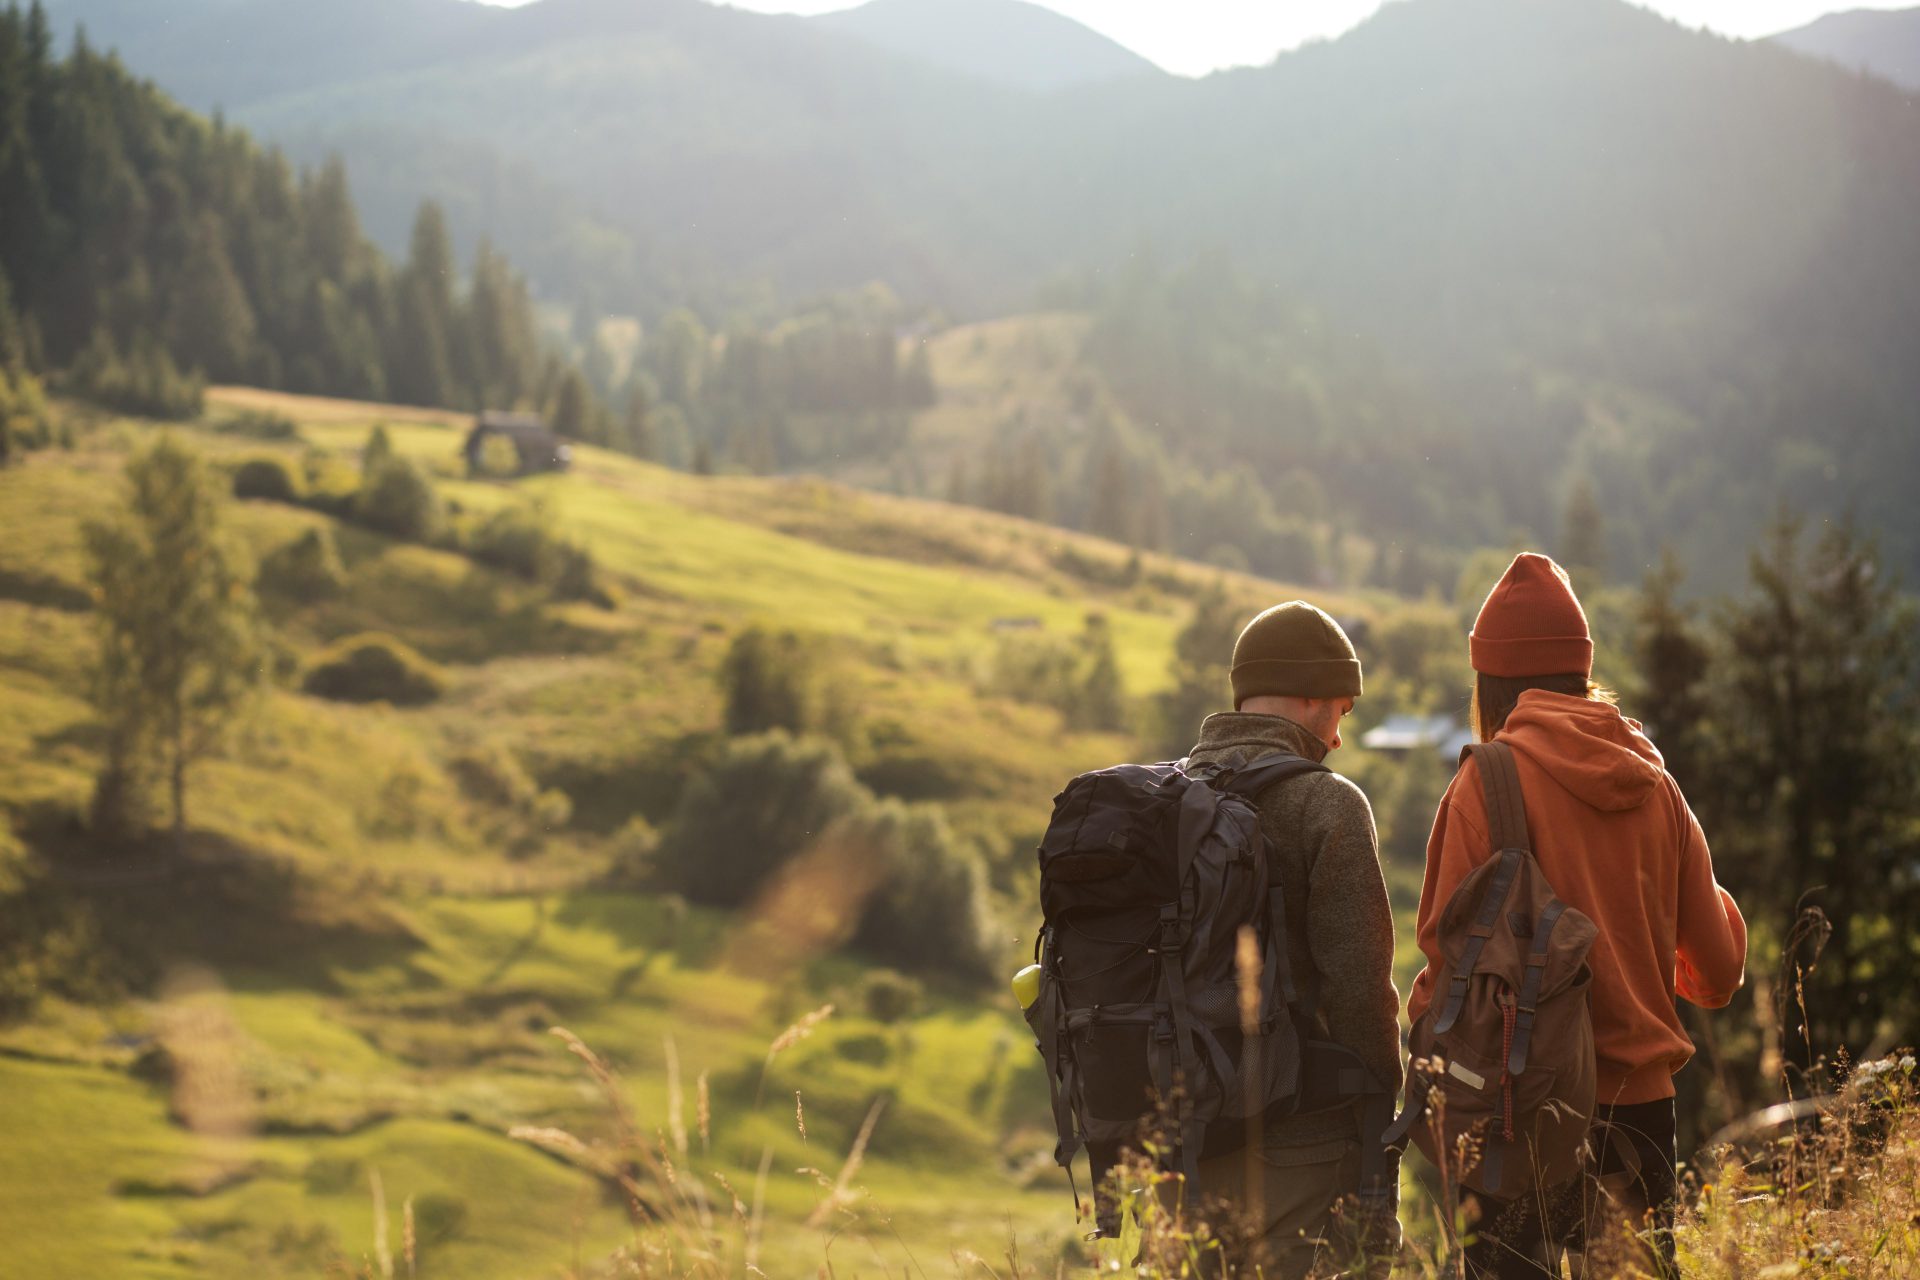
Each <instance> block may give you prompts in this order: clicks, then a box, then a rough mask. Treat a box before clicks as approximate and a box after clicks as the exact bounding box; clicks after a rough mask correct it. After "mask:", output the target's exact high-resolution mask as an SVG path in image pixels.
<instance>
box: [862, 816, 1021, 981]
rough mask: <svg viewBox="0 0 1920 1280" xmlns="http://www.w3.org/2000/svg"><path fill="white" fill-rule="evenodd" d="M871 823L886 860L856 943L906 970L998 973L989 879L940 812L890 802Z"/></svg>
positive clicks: (974, 976) (974, 975)
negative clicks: (995, 971)
mask: <svg viewBox="0 0 1920 1280" xmlns="http://www.w3.org/2000/svg"><path fill="white" fill-rule="evenodd" d="M863 821H864V822H865V823H866V824H867V825H868V827H869V835H868V839H869V841H870V846H871V847H872V848H873V849H875V850H877V851H879V852H880V854H881V856H882V858H883V859H884V861H883V862H882V863H881V866H880V868H879V882H878V884H877V886H876V887H875V889H874V891H873V893H872V895H871V896H870V897H869V898H868V899H867V901H866V905H865V908H864V910H863V911H862V912H861V914H860V923H859V926H858V928H857V929H856V930H855V932H854V936H853V943H854V945H855V946H856V947H858V948H860V949H861V950H862V951H864V952H865V953H866V954H868V955H871V956H873V957H875V958H876V959H880V960H884V961H886V962H887V963H889V964H894V965H898V966H900V967H901V968H904V969H911V970H915V971H918V972H921V973H948V974H955V975H958V976H961V977H964V978H967V979H970V980H974V981H985V980H987V979H989V978H991V977H992V976H993V965H992V961H993V959H994V958H995V957H994V954H993V947H992V944H991V942H990V941H989V936H990V930H991V920H990V917H989V915H988V911H987V888H986V878H985V876H984V874H983V873H982V870H981V866H980V860H979V858H978V857H977V856H975V855H974V854H973V853H972V852H971V851H970V850H967V849H965V848H964V847H963V846H962V845H961V844H960V842H959V841H958V840H956V839H955V837H954V835H953V832H952V830H951V829H950V828H949V827H948V826H947V822H946V819H945V818H944V817H943V816H942V814H941V812H940V810H939V809H937V808H934V807H931V806H927V805H915V806H907V805H902V804H900V803H899V802H897V801H885V802H883V803H881V804H880V805H879V806H877V808H876V809H875V810H874V811H873V812H872V813H871V814H869V815H867V816H865V818H864V819H863Z"/></svg>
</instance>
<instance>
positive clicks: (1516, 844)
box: [1433, 742, 1544, 1035]
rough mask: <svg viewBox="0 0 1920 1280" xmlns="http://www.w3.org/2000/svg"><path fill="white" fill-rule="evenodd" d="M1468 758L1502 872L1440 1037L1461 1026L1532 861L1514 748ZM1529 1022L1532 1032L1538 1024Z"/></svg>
mask: <svg viewBox="0 0 1920 1280" xmlns="http://www.w3.org/2000/svg"><path fill="white" fill-rule="evenodd" d="M1469 759H1471V760H1474V761H1476V762H1478V764H1479V766H1480V783H1481V787H1482V789H1483V790H1484V791H1485V793H1486V801H1487V831H1488V835H1489V836H1490V838H1491V841H1492V844H1493V852H1494V855H1495V856H1496V857H1498V858H1499V859H1500V867H1499V869H1498V870H1497V871H1495V872H1494V873H1493V877H1492V879H1490V880H1489V881H1488V882H1487V887H1486V891H1485V893H1484V894H1483V895H1482V897H1481V899H1480V907H1479V910H1478V911H1477V912H1475V914H1474V918H1473V927H1472V928H1471V929H1470V930H1468V937H1467V945H1466V946H1465V947H1463V948H1461V951H1460V959H1459V961H1458V963H1456V964H1455V965H1454V966H1453V973H1452V974H1451V976H1450V977H1449V979H1448V981H1447V998H1446V1002H1445V1003H1444V1004H1442V1005H1441V1006H1440V1016H1439V1017H1438V1018H1436V1019H1435V1020H1434V1023H1433V1030H1434V1033H1435V1034H1436V1035H1438V1034H1444V1033H1445V1032H1447V1031H1450V1030H1452V1029H1453V1024H1454V1023H1455V1022H1457V1021H1459V1018H1460V1013H1461V1010H1462V1009H1464V1008H1465V1007H1466V1003H1467V988H1468V986H1469V984H1470V983H1471V982H1472V980H1473V971H1474V969H1475V968H1476V967H1477V966H1478V965H1479V963H1480V953H1481V951H1482V950H1484V949H1485V948H1486V945H1487V939H1488V938H1490V937H1492V936H1493V930H1494V926H1495V924H1497V923H1498V922H1499V919H1500V908H1501V907H1502V906H1504V905H1505V904H1506V901H1507V895H1508V894H1509V893H1511V892H1512V891H1513V882H1514V880H1515V879H1516V878H1517V877H1518V876H1519V874H1520V863H1521V861H1522V859H1526V858H1531V857H1532V856H1533V843H1532V841H1530V840H1529V839H1528V838H1527V806H1526V799H1525V797H1524V796H1522V794H1521V792H1520V773H1519V771H1518V770H1517V769H1515V768H1514V764H1513V748H1512V747H1509V746H1508V745H1507V744H1506V743H1504V742H1479V743H1474V744H1472V745H1470V746H1467V747H1463V748H1462V749H1461V751H1460V765H1461V767H1462V768H1465V767H1466V763H1467V761H1468V760H1469ZM1536 945H1537V944H1536ZM1542 963H1543V964H1544V956H1543V960H1542ZM1527 1021H1528V1024H1529V1027H1531V1024H1532V1021H1533V1020H1532V1019H1531V1018H1529V1019H1528V1020H1527ZM1529 1034H1531V1032H1529Z"/></svg>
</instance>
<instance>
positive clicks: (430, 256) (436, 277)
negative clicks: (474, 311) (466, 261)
mask: <svg viewBox="0 0 1920 1280" xmlns="http://www.w3.org/2000/svg"><path fill="white" fill-rule="evenodd" d="M399 288H400V298H399V301H400V306H399V314H398V316H397V317H396V324H397V330H398V331H397V332H396V333H395V334H394V341H393V346H392V351H393V362H392V364H391V366H390V367H389V371H388V378H387V381H388V383H389V384H390V385H391V386H392V388H393V393H394V395H395V396H397V397H399V398H400V399H401V400H402V401H403V402H405V403H407V404H422V405H452V404H454V403H455V388H456V386H457V385H458V384H457V383H456V373H457V371H456V369H455V368H454V364H453V342H454V338H455V332H456V331H455V320H456V317H455V315H454V310H453V246H452V241H451V239H450V238H449V237H448V235H447V222H446V217H445V215H444V214H442V213H441V212H440V206H439V205H437V204H434V203H433V202H432V201H430V200H429V201H427V202H426V203H424V204H422V205H421V206H420V212H419V213H418V214H417V215H416V216H415V218H414V222H413V243H412V249H411V252H410V254H409V256H408V258H407V265H406V269H405V270H403V271H402V272H401V273H400V285H399Z"/></svg>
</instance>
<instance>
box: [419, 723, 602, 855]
mask: <svg viewBox="0 0 1920 1280" xmlns="http://www.w3.org/2000/svg"><path fill="white" fill-rule="evenodd" d="M450 772H451V773H452V774H453V776H454V779H455V781H457V782H458V783H459V784H460V790H461V791H463V792H465V793H466V795H467V798H468V799H470V800H476V801H478V802H479V803H481V804H484V805H487V806H489V807H491V808H494V809H498V810H503V811H504V812H505V814H506V816H507V817H508V818H509V819H511V820H512V821H511V826H510V828H509V829H508V830H507V831H506V832H502V833H496V834H504V835H505V836H507V838H508V839H509V840H510V841H511V848H512V851H514V852H517V853H531V852H534V851H536V850H537V849H538V848H539V845H540V840H541V837H542V836H543V835H545V834H546V833H547V832H549V831H552V830H554V829H555V828H558V827H564V826H566V825H567V823H568V822H570V821H572V819H573V801H572V800H571V799H569V798H568V796H567V793H566V792H564V791H559V790H542V789H541V787H540V784H539V783H538V782H536V781H535V780H534V778H533V775H532V774H530V773H528V772H527V770H526V768H525V766H523V765H522V764H521V763H520V761H519V759H518V758H517V757H515V756H514V754H513V753H512V752H511V751H509V750H507V748H506V747H504V746H502V745H501V744H500V743H498V742H484V743H481V744H480V745H478V746H475V747H470V748H468V749H467V750H465V751H462V752H461V753H460V754H459V755H457V756H455V757H454V758H453V762H452V764H451V766H450Z"/></svg>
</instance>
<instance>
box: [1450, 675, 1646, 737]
mask: <svg viewBox="0 0 1920 1280" xmlns="http://www.w3.org/2000/svg"><path fill="white" fill-rule="evenodd" d="M1529 689H1539V690H1541V691H1542V692H1545V693H1560V694H1565V695H1566V696H1567V697H1569V698H1586V699H1588V700H1589V701H1592V702H1604V703H1606V704H1607V705H1608V706H1613V707H1617V706H1619V705H1620V695H1619V694H1617V693H1615V692H1614V691H1613V690H1611V689H1609V688H1607V687H1605V686H1604V685H1599V684H1595V683H1594V682H1593V681H1592V680H1591V679H1589V678H1587V677H1586V676H1583V675H1581V674H1580V673H1579V672H1577V671H1575V672H1568V673H1567V674H1565V675H1555V676H1490V675H1486V674H1484V673H1481V672H1475V673H1474V678H1473V709H1472V711H1471V713H1470V719H1469V723H1471V725H1472V726H1473V736H1474V737H1475V739H1477V740H1478V741H1481V742H1491V741H1493V735H1494V734H1496V733H1499V732H1500V730H1501V729H1502V728H1504V727H1505V725H1506V723H1507V717H1508V716H1510V715H1512V714H1513V709H1514V708H1515V707H1516V706H1518V705H1519V703H1520V695H1521V694H1523V693H1525V692H1526V691H1527V690H1529Z"/></svg>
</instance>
